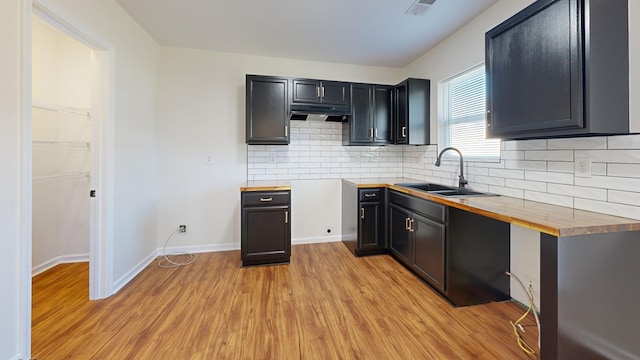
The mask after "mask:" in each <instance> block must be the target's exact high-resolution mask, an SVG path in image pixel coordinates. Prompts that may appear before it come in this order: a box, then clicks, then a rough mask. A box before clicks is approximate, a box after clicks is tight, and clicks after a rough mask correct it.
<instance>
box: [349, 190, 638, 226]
mask: <svg viewBox="0 0 640 360" xmlns="http://www.w3.org/2000/svg"><path fill="white" fill-rule="evenodd" d="M342 181H343V182H346V183H349V184H352V185H354V186H356V187H358V188H373V187H386V188H389V189H392V190H396V191H399V192H402V193H405V194H409V195H413V196H416V197H419V198H423V199H426V200H431V201H434V202H437V203H440V204H443V205H447V206H452V207H455V208H458V209H462V210H466V211H469V212H471V213H475V214H479V215H483V216H486V217H490V218H493V219H496V220H500V221H504V222H508V223H511V224H515V225H518V226H522V227H525V228H529V229H533V230H537V231H540V232H543V233H546V234H549V235H554V236H559V237H563V236H578V235H587V234H597V233H608V232H622V231H633V230H640V220H634V219H629V218H623V217H618V216H611V215H606V214H600V213H595V212H591V211H585V210H577V209H572V208H568V207H563V206H557V205H550V204H545V203H540V202H536V201H530V200H523V199H517V198H512V197H508V196H470V197H445V196H439V195H432V194H429V193H426V192H424V191H420V190H414V189H410V188H406V187H402V186H398V185H394V184H399V183H421V182H424V181H419V180H414V179H406V178H390V179H383V178H379V179H342Z"/></svg>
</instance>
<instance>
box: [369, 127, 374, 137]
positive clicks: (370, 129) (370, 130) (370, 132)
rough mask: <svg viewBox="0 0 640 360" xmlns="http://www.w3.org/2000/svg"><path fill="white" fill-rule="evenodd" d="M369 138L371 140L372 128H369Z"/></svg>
mask: <svg viewBox="0 0 640 360" xmlns="http://www.w3.org/2000/svg"><path fill="white" fill-rule="evenodd" d="M369 137H370V138H372V137H373V128H369Z"/></svg>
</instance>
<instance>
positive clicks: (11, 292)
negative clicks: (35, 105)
mask: <svg viewBox="0 0 640 360" xmlns="http://www.w3.org/2000/svg"><path fill="white" fill-rule="evenodd" d="M20 4H21V2H20V1H19V0H13V1H0V47H1V48H2V52H3V56H0V79H2V82H1V83H0V84H1V85H0V167H1V168H2V176H0V228H2V229H3V235H2V236H1V237H0V246H1V248H2V253H3V254H4V257H5V259H4V260H3V261H0V289H2V292H3V295H2V296H0V359H11V358H13V357H14V356H16V355H17V354H19V353H20V352H21V351H23V350H22V348H21V347H22V344H20V343H19V342H20V340H21V338H22V335H24V333H25V331H26V329H24V328H23V327H22V326H21V324H20V318H19V317H20V315H21V312H22V311H24V310H25V309H24V308H22V305H21V303H22V302H23V296H22V294H21V286H20V283H19V282H20V280H21V279H20V277H19V276H18V274H20V273H21V270H22V267H21V258H22V255H21V253H20V246H19V244H20V236H21V228H20V225H21V222H20V211H21V207H20V171H21V161H20V153H21V151H20V146H21V120H20V113H21V105H20V97H21V93H20V88H21V86H20V71H21V70H20V69H21V66H20V51H21V50H20V48H21V47H20V31H21V30H20V26H21V22H20Z"/></svg>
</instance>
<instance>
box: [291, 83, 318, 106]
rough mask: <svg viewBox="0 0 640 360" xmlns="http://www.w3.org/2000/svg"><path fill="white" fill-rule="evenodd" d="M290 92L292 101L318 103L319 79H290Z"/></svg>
mask: <svg viewBox="0 0 640 360" xmlns="http://www.w3.org/2000/svg"><path fill="white" fill-rule="evenodd" d="M291 94H292V97H291V102H292V103H311V104H315V103H320V81H319V80H309V79H292V80H291Z"/></svg>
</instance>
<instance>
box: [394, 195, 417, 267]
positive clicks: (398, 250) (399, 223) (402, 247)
mask: <svg viewBox="0 0 640 360" xmlns="http://www.w3.org/2000/svg"><path fill="white" fill-rule="evenodd" d="M410 219H411V212H409V211H408V210H406V209H404V208H402V207H400V206H397V205H395V204H393V203H389V250H391V252H392V253H393V254H394V255H395V256H396V257H397V258H399V259H400V260H402V261H403V262H405V264H410V263H411V261H412V259H413V246H412V241H411V234H410V233H409V221H410Z"/></svg>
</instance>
